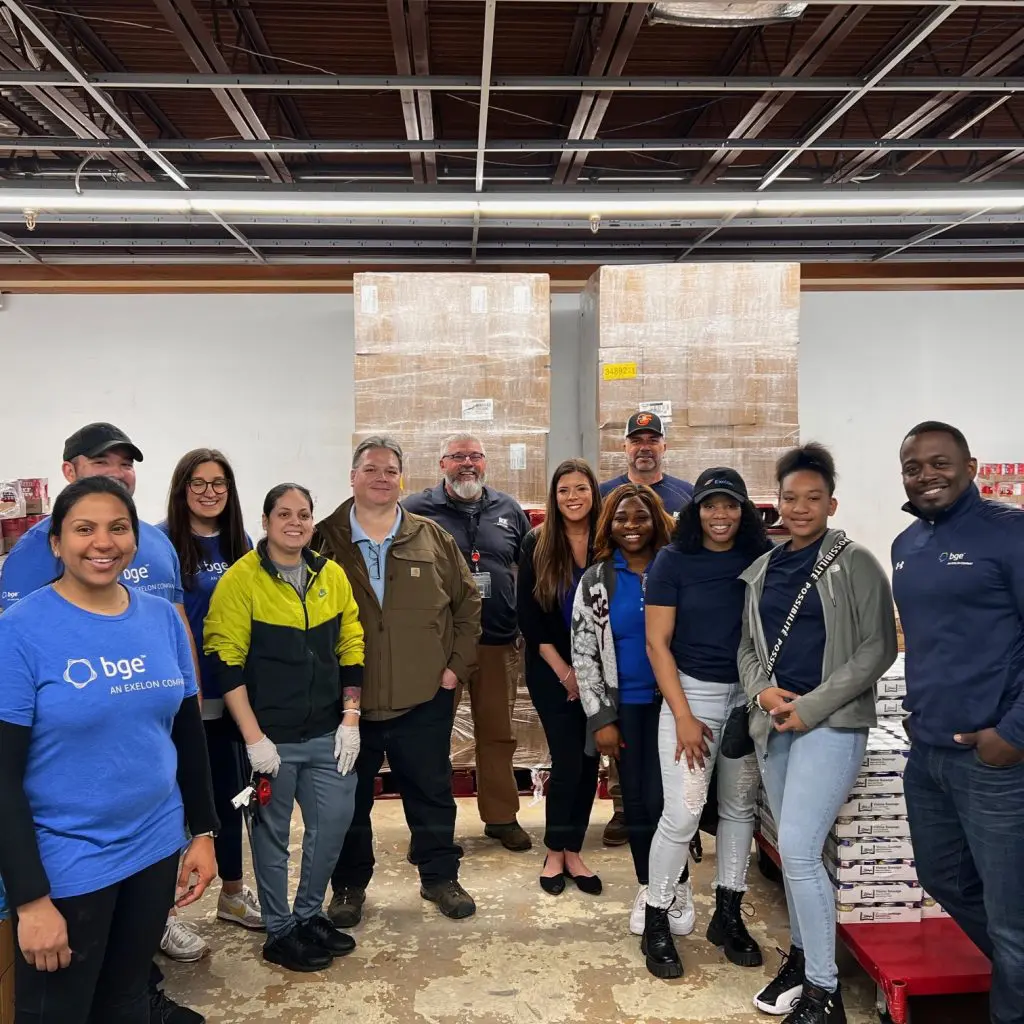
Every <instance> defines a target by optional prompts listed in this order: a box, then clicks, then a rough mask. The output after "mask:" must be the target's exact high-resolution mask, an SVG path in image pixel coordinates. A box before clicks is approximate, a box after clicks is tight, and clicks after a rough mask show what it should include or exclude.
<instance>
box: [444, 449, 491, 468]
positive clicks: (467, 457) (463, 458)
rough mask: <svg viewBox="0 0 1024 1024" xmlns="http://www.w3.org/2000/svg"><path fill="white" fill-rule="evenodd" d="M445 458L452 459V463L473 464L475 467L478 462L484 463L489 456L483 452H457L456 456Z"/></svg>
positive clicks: (446, 456)
mask: <svg viewBox="0 0 1024 1024" xmlns="http://www.w3.org/2000/svg"><path fill="white" fill-rule="evenodd" d="M444 458H446V459H451V461H452V462H472V463H473V465H474V466H475V465H476V464H477V463H478V462H483V461H484V459H486V458H487V456H486V455H484V453H483V452H456V453H455V454H454V455H445V456H444Z"/></svg>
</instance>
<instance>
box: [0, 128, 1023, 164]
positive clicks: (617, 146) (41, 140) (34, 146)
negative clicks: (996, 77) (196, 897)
mask: <svg viewBox="0 0 1024 1024" xmlns="http://www.w3.org/2000/svg"><path fill="white" fill-rule="evenodd" d="M484 128H485V129H486V124H485V125H484ZM793 147H794V141H793V139H720V138H718V139H487V138H486V136H485V137H484V138H480V137H479V136H478V138H476V139H431V140H429V141H427V140H423V139H268V140H265V141H264V140H261V139H256V140H252V141H250V140H248V139H151V140H149V141H148V142H146V143H141V142H132V141H131V140H129V139H110V138H107V139H77V138H71V137H70V136H49V135H44V136H31V135H14V136H11V137H9V138H4V139H0V149H2V150H9V151H12V152H13V151H31V150H40V151H44V152H53V153H60V152H76V153H78V152H82V153H137V152H143V153H254V154H260V155H266V154H282V153H303V154H305V153H418V152H420V151H421V150H426V151H428V152H430V153H470V154H474V155H475V154H478V153H479V152H481V150H482V151H483V152H487V153H562V154H574V153H587V152H591V151H593V152H601V153H675V152H693V153H714V152H716V151H717V150H720V149H725V150H738V151H751V152H769V153H776V152H780V151H789V150H792V149H793ZM1020 148H1021V138H1020V136H1014V137H1013V138H984V137H982V138H964V137H960V138H955V139H948V138H947V139H835V138H828V139H823V138H818V139H816V140H815V141H813V142H805V143H801V144H800V151H801V152H802V153H859V152H862V151H863V150H865V149H871V150H872V151H873V152H877V153H901V152H929V153H930V152H945V153H983V152H988V153H1003V152H1008V151H1016V150H1018V149H1020ZM195 169H198V170H201V169H202V168H201V167H198V168H195ZM241 169H242V168H240V170H241ZM626 171H628V168H623V172H624V173H625V172H626Z"/></svg>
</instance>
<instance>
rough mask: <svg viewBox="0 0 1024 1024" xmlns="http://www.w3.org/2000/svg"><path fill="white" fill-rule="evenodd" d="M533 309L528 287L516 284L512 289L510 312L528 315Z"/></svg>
mask: <svg viewBox="0 0 1024 1024" xmlns="http://www.w3.org/2000/svg"><path fill="white" fill-rule="evenodd" d="M532 308H533V296H532V294H531V293H530V288H529V285H525V284H517V285H516V286H515V288H513V289H512V312H513V313H529V312H530V311H531V310H532Z"/></svg>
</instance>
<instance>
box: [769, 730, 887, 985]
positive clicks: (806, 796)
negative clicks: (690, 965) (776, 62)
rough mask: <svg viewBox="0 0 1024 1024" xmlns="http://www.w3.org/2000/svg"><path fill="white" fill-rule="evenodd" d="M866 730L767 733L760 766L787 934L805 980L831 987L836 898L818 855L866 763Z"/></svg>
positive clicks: (833, 982)
mask: <svg viewBox="0 0 1024 1024" xmlns="http://www.w3.org/2000/svg"><path fill="white" fill-rule="evenodd" d="M867 742H868V731H867V729H830V728H828V727H827V726H824V725H819V726H818V727H817V728H816V729H811V730H810V732H803V733H793V732H773V733H772V734H771V736H769V737H768V753H767V756H766V757H765V758H764V763H763V765H762V775H763V778H764V789H765V793H766V794H767V796H768V804H769V806H770V807H771V809H772V815H773V816H774V818H775V823H776V824H777V825H778V827H779V856H780V858H781V859H782V874H783V877H784V879H785V883H786V905H787V907H788V908H789V931H790V935H791V936H792V939H793V945H794V946H796V947H798V948H799V949H802V950H803V951H804V958H805V961H806V964H807V966H806V977H807V980H808V981H809V982H810V983H811V984H812V985H817V986H818V987H819V988H823V989H825V990H826V991H827V992H834V991H835V988H836V985H837V983H838V978H839V972H838V971H837V969H836V896H835V889H834V888H833V887H832V882H831V881H830V880H829V877H828V872H827V871H826V870H825V865H824V864H823V863H822V859H821V852H822V850H823V849H824V847H825V838H826V836H827V835H828V833H829V830H830V829H831V828H832V823H833V822H834V821H835V819H836V814H837V813H838V811H839V808H840V807H842V805H843V804H844V803H845V802H846V799H847V797H848V796H849V795H850V790H851V789H852V788H853V783H854V780H855V779H856V778H857V773H858V772H859V771H860V766H861V764H862V763H863V761H864V750H865V748H866V747H867Z"/></svg>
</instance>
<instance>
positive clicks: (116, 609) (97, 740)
mask: <svg viewBox="0 0 1024 1024" xmlns="http://www.w3.org/2000/svg"><path fill="white" fill-rule="evenodd" d="M138 533H139V519H138V514H137V512H136V511H135V505H134V503H133V502H132V499H131V497H130V496H129V494H128V492H127V491H126V490H125V489H124V487H123V486H122V485H121V484H120V483H118V482H117V481H116V480H111V479H108V478H106V477H89V478H87V479H84V480H79V481H77V482H75V483H73V484H71V485H70V486H69V487H67V488H66V489H65V490H64V491H62V492H61V494H60V495H59V496H58V498H57V500H56V502H55V503H54V509H53V516H52V519H51V523H50V545H51V547H52V550H53V553H54V555H55V556H56V557H58V558H59V559H60V560H61V562H62V563H63V566H64V572H63V575H61V577H60V578H59V579H57V580H56V581H55V582H53V583H52V584H50V585H48V586H46V587H44V588H43V589H41V590H38V591H36V592H35V593H34V594H31V595H30V596H28V597H26V598H25V599H24V600H23V601H20V602H19V603H18V604H17V605H16V606H15V607H14V608H12V609H11V610H10V611H8V612H6V613H5V614H4V615H3V616H0V664H2V665H3V666H4V677H3V686H0V821H2V822H3V828H2V829H0V874H2V875H3V878H4V883H5V885H6V888H7V897H8V902H9V903H10V905H11V907H12V908H13V912H14V918H15V924H16V929H17V948H16V954H15V956H16V959H15V981H16V983H15V1013H16V1015H17V1020H18V1021H19V1022H24V1024H86V1021H90V1020H91V1021H96V1022H99V1021H102V1022H103V1024H143V1022H146V1021H148V1020H149V999H148V996H147V992H146V980H147V977H148V975H149V970H150V961H151V960H152V958H153V955H154V953H155V952H156V950H157V947H158V946H159V944H160V936H161V934H162V933H163V930H164V924H165V923H166V919H167V908H168V906H170V905H171V903H172V902H173V901H174V896H175V883H176V882H177V886H178V889H179V895H180V899H179V900H178V906H187V905H188V904H190V903H193V902H194V901H195V900H197V899H198V898H199V897H200V896H201V895H202V894H203V892H204V890H205V889H206V887H207V885H208V884H209V883H210V881H211V880H212V879H213V878H214V876H215V875H216V874H217V865H216V861H215V858H214V849H213V836H214V834H215V833H216V830H217V827H218V823H217V816H216V813H215V811H214V807H213V795H212V789H211V783H210V770H209V762H208V759H207V756H206V743H205V740H204V738H203V726H202V720H201V718H200V712H199V703H198V698H197V695H196V694H197V691H196V683H195V675H194V670H193V667H192V652H191V650H190V647H189V642H188V637H187V635H186V632H185V627H184V625H183V624H182V622H181V619H180V618H179V617H178V614H177V612H176V611H175V610H174V607H173V606H172V605H171V604H170V603H169V602H167V601H163V600H161V599H160V598H158V597H153V596H152V595H150V594H146V593H140V592H139V591H137V590H130V589H128V588H126V587H125V586H124V585H123V584H122V583H121V582H120V579H119V578H120V575H121V572H122V570H123V569H124V568H125V567H126V566H128V565H129V564H130V563H131V561H132V558H133V557H134V556H135V550H136V547H137V544H138ZM186 823H187V825H188V827H189V829H190V831H191V833H192V836H193V839H192V841H191V843H188V842H187V841H186V836H185V826H186ZM186 846H187V847H188V849H187V850H186V852H185V856H184V858H183V860H182V863H181V868H180V872H179V865H178V859H179V855H180V853H181V851H182V849H184V848H185V847H186Z"/></svg>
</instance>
